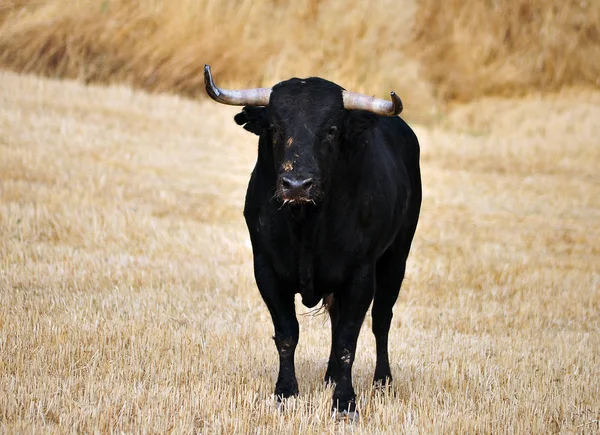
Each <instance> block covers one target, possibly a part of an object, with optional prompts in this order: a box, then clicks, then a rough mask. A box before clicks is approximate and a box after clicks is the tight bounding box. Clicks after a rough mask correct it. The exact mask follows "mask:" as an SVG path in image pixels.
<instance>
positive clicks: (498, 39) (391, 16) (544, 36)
mask: <svg viewBox="0 0 600 435" xmlns="http://www.w3.org/2000/svg"><path fill="white" fill-rule="evenodd" d="M0 20H1V21H0V22H1V23H2V24H1V26H0V64H1V65H3V66H4V67H7V68H10V69H13V70H15V71H22V72H34V73H38V74H43V75H47V76H51V77H76V78H80V79H83V80H85V81H95V82H104V83H106V82H117V81H120V82H127V83H130V84H132V85H135V86H138V87H142V88H145V89H149V90H156V91H172V92H177V93H181V94H184V95H189V96H197V95H202V93H203V88H202V86H201V81H202V67H203V65H204V63H210V64H211V65H212V66H213V69H214V72H215V75H216V77H217V79H218V81H219V83H221V84H223V85H228V86H259V85H265V86H270V85H272V84H274V83H275V82H277V81H279V80H282V79H285V78H288V77H291V76H308V75H319V76H323V77H327V78H329V79H331V80H334V81H337V82H339V83H340V84H342V85H343V86H345V87H347V88H351V89H353V90H357V91H362V92H367V93H370V94H377V95H378V96H385V95H388V93H389V91H390V90H395V91H396V92H398V93H399V95H401V96H402V98H403V100H404V101H405V102H406V103H407V108H406V109H407V113H408V114H409V113H411V112H412V113H413V114H421V115H426V114H430V113H431V112H434V111H435V110H436V102H438V103H439V102H444V101H449V100H456V99H458V100H470V99H472V98H474V97H478V96H481V95H486V94H505V95H506V94H523V93H526V92H528V91H530V90H531V89H545V90H555V89H559V88H561V87H562V86H564V85H590V86H594V87H596V86H597V85H598V80H599V77H600V39H599V38H600V30H599V28H598V26H599V23H600V2H580V1H578V2H573V1H567V2H564V1H561V0H552V1H546V0H527V1H526V0H518V1H508V0H498V1H493V2H492V1H486V2H484V1H479V0H467V1H459V0H450V1H446V2H443V3H441V2H438V1H437V0H422V1H420V2H416V1H403V2H399V1H395V0H377V1H355V2H352V3H348V2H343V1H340V0H323V1H318V0H304V1H299V2H291V3H290V2H282V1H277V0H259V1H254V2H239V1H233V0H229V1H227V0H226V1H222V0H221V1H217V0H202V1H195V0H178V1H172V2H168V1H158V0H154V1H145V2H142V1H139V0H104V1H90V0H80V1H77V2H72V1H67V0H41V1H39V0H36V1H17V0H8V1H5V2H4V5H3V6H1V7H0Z"/></svg>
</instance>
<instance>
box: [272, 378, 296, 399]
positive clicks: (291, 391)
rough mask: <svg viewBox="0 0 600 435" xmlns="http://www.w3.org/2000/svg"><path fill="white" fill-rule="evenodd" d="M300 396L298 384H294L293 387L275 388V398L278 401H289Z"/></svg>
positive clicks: (279, 386)
mask: <svg viewBox="0 0 600 435" xmlns="http://www.w3.org/2000/svg"><path fill="white" fill-rule="evenodd" d="M297 395H298V384H297V383H295V382H294V383H293V384H292V385H280V384H277V385H276V386H275V397H277V400H282V399H287V398H288V397H296V396H297Z"/></svg>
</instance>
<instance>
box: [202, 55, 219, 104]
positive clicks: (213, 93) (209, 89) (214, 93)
mask: <svg viewBox="0 0 600 435" xmlns="http://www.w3.org/2000/svg"><path fill="white" fill-rule="evenodd" d="M204 87H205V89H206V93H207V94H208V96H209V97H210V98H212V99H213V100H216V99H217V98H218V97H219V94H220V92H219V88H217V87H216V86H215V82H214V81H213V78H212V73H211V72H210V65H208V64H204Z"/></svg>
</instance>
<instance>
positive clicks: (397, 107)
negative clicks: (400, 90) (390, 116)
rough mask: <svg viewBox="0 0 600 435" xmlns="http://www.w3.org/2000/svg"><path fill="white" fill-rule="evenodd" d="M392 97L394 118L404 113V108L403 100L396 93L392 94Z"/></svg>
mask: <svg viewBox="0 0 600 435" xmlns="http://www.w3.org/2000/svg"><path fill="white" fill-rule="evenodd" d="M390 97H391V98H392V103H393V110H394V116H396V115H399V114H400V113H402V109H403V108H404V106H403V104H402V100H401V99H400V97H399V96H398V94H396V93H395V92H394V91H392V92H390Z"/></svg>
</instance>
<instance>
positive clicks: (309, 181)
mask: <svg viewBox="0 0 600 435" xmlns="http://www.w3.org/2000/svg"><path fill="white" fill-rule="evenodd" d="M312 185H313V180H312V178H307V179H306V180H304V181H302V184H301V187H302V189H304V190H306V191H308V190H309V189H310V188H311V187H312Z"/></svg>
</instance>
